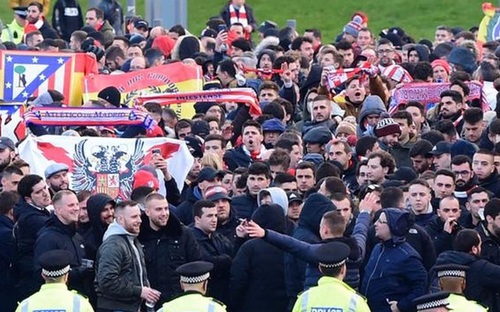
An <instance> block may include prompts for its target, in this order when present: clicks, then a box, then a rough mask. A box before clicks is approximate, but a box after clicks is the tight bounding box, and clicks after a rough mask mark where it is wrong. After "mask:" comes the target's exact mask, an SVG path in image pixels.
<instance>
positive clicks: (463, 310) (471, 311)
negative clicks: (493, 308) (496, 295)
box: [448, 294, 488, 312]
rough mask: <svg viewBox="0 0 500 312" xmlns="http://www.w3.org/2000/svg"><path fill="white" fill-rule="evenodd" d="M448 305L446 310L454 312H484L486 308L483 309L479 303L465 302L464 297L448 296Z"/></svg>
mask: <svg viewBox="0 0 500 312" xmlns="http://www.w3.org/2000/svg"><path fill="white" fill-rule="evenodd" d="M448 301H449V302H450V304H449V305H448V308H449V309H451V311H455V312H486V311H488V308H486V307H483V306H482V305H480V304H479V303H477V302H475V301H472V300H467V299H466V298H465V297H464V296H461V295H456V294H450V296H449V297H448Z"/></svg>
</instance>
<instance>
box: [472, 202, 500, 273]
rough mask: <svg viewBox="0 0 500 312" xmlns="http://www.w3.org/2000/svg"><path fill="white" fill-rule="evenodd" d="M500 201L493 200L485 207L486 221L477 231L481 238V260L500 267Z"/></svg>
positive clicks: (480, 224) (481, 223)
mask: <svg viewBox="0 0 500 312" xmlns="http://www.w3.org/2000/svg"><path fill="white" fill-rule="evenodd" d="M499 215H500V199H498V198H493V199H492V200H491V201H489V202H488V203H487V204H486V206H485V207H484V218H485V221H483V222H480V223H479V224H478V226H477V227H476V230H477V231H478V232H479V235H480V236H481V241H482V244H481V258H484V259H486V260H488V261H489V262H491V263H494V264H496V265H500V217H499Z"/></svg>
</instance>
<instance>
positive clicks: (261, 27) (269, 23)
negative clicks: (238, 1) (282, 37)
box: [258, 20, 278, 33]
mask: <svg viewBox="0 0 500 312" xmlns="http://www.w3.org/2000/svg"><path fill="white" fill-rule="evenodd" d="M277 28H278V24H276V23H275V22H273V21H269V20H268V21H264V22H262V23H261V24H260V25H259V29H258V30H259V32H261V33H264V32H265V31H266V30H268V29H277Z"/></svg>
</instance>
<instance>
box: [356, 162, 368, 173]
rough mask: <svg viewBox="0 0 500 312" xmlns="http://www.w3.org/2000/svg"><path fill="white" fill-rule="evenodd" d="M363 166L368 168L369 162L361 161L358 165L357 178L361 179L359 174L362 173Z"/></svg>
mask: <svg viewBox="0 0 500 312" xmlns="http://www.w3.org/2000/svg"><path fill="white" fill-rule="evenodd" d="M363 166H368V161H367V160H366V159H364V160H362V161H360V162H359V163H358V164H357V165H356V176H357V177H359V173H360V172H361V167H363Z"/></svg>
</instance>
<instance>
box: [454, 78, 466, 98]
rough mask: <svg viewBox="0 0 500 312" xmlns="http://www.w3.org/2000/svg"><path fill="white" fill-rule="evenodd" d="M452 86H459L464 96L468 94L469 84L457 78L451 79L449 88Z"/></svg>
mask: <svg viewBox="0 0 500 312" xmlns="http://www.w3.org/2000/svg"><path fill="white" fill-rule="evenodd" d="M453 86H459V87H460V88H461V89H462V91H463V92H464V94H465V95H466V96H467V95H469V93H470V88H469V86H468V85H467V84H466V83H465V82H463V81H462V80H459V79H455V80H451V82H450V88H451V87H453ZM457 92H458V91H457Z"/></svg>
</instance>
